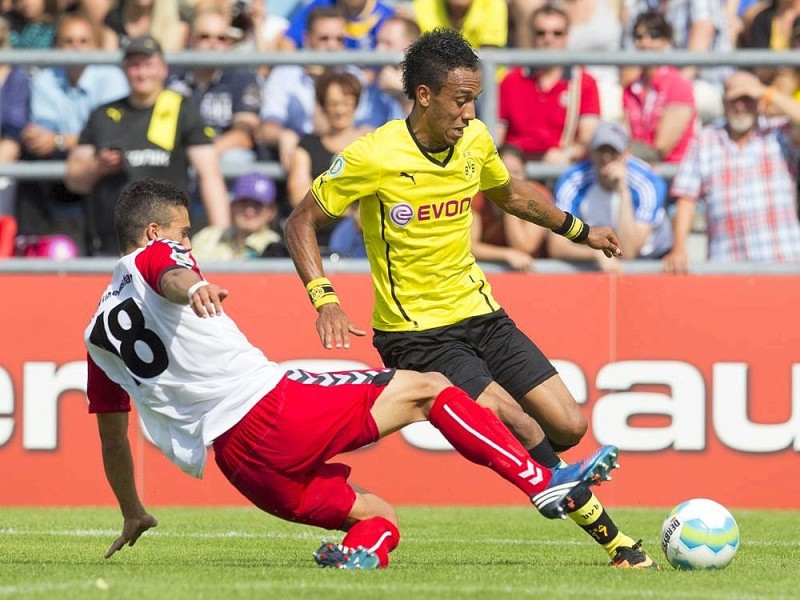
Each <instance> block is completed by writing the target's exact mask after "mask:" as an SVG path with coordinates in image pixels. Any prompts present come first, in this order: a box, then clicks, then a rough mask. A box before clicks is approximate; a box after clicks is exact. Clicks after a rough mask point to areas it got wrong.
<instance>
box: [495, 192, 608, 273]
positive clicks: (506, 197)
mask: <svg viewBox="0 0 800 600" xmlns="http://www.w3.org/2000/svg"><path fill="white" fill-rule="evenodd" d="M483 193H484V194H486V196H487V197H488V198H489V199H490V200H491V201H492V202H494V203H495V204H497V206H499V207H500V208H501V209H503V210H504V211H506V212H507V213H509V214H512V215H514V216H516V217H519V218H520V219H524V220H525V221H530V222H531V223H535V224H537V225H541V226H542V227H547V228H548V229H550V230H552V231H553V232H554V233H556V234H558V235H563V236H565V237H567V238H568V239H570V240H572V241H574V242H576V243H579V244H581V243H583V244H586V245H587V246H589V247H590V248H593V249H595V250H600V251H601V252H603V254H605V255H606V256H608V257H609V258H610V257H613V256H616V257H620V256H622V249H621V248H620V244H619V238H617V235H616V234H615V233H614V232H613V231H612V230H611V228H609V227H588V226H586V225H585V224H584V223H582V222H580V221H578V220H577V219H574V218H573V217H572V215H570V214H569V213H566V212H564V211H563V210H561V209H560V208H558V207H557V206H556V205H555V204H554V203H553V202H552V201H551V200H550V198H548V197H547V196H545V195H543V194H542V193H541V192H540V191H539V190H538V189H537V188H536V187H535V186H533V185H531V184H530V183H528V182H527V181H523V180H521V179H517V178H515V177H512V178H511V179H510V181H509V182H508V183H507V184H506V185H504V186H500V187H496V188H492V189H489V190H484V191H483ZM573 224H574V226H573ZM581 225H583V226H585V227H586V229H585V230H584V229H583V228H582V227H581Z"/></svg>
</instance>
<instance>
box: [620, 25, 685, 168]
mask: <svg viewBox="0 0 800 600" xmlns="http://www.w3.org/2000/svg"><path fill="white" fill-rule="evenodd" d="M633 39H634V44H635V45H636V49H637V50H639V51H643V52H647V51H650V52H652V51H655V52H665V51H667V50H669V49H670V48H672V27H671V26H670V24H669V23H668V22H667V20H666V19H665V18H664V16H663V15H662V14H660V13H658V12H646V13H642V14H640V15H639V16H638V17H637V18H636V21H635V23H634V26H633ZM622 106H623V109H624V112H625V119H626V121H627V125H628V129H629V130H630V132H631V139H632V140H633V142H632V144H631V151H632V153H633V154H634V155H636V156H638V157H639V158H642V159H644V160H646V161H648V162H651V163H657V162H668V163H678V162H680V160H681V159H682V158H683V155H684V154H685V152H686V148H687V146H688V145H689V141H690V140H691V139H692V135H693V134H694V125H695V121H696V120H697V111H696V109H695V101H694V92H693V88H692V83H691V82H690V81H689V80H688V79H686V78H685V77H684V76H683V75H682V74H681V72H680V71H679V70H678V69H677V68H675V67H674V66H671V65H651V66H647V67H643V68H642V69H641V71H640V74H639V77H638V78H637V79H635V80H634V81H633V82H632V83H630V84H628V85H627V86H626V87H625V89H624V91H623V95H622Z"/></svg>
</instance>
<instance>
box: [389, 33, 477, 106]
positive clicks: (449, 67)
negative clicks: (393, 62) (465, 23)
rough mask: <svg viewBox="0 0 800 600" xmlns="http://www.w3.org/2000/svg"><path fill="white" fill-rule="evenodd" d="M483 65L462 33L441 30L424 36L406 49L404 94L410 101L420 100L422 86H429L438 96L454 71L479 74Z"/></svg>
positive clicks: (401, 64)
mask: <svg viewBox="0 0 800 600" xmlns="http://www.w3.org/2000/svg"><path fill="white" fill-rule="evenodd" d="M480 64H481V59H480V58H478V55H477V54H475V51H474V50H473V49H472V46H470V45H469V43H468V42H467V41H466V40H465V39H464V37H463V36H462V35H461V34H460V33H459V32H458V31H455V30H454V29H446V28H443V27H437V28H436V29H434V30H433V31H429V32H428V33H425V34H423V35H422V37H420V38H419V39H418V40H417V41H416V42H414V43H413V44H411V46H409V47H408V49H407V50H406V54H405V58H404V60H403V62H402V63H400V66H401V67H402V69H403V91H404V92H405V94H406V96H408V98H409V100H416V97H417V87H419V86H420V85H425V86H428V87H429V88H430V89H431V91H432V92H433V93H434V94H438V93H439V92H440V91H441V89H442V86H443V85H444V82H445V79H447V74H448V73H449V72H450V71H453V70H455V69H460V68H464V69H470V70H472V71H475V70H477V69H478V68H479V67H480Z"/></svg>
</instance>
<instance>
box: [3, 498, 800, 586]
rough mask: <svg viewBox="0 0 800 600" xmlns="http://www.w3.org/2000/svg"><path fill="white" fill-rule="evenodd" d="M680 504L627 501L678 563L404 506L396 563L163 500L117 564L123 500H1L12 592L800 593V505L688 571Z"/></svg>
mask: <svg viewBox="0 0 800 600" xmlns="http://www.w3.org/2000/svg"><path fill="white" fill-rule="evenodd" d="M667 512H668V511H667V509H661V510H653V509H617V510H613V515H614V516H615V518H616V520H617V522H619V523H620V524H622V526H623V529H624V530H625V531H626V532H629V533H630V534H631V535H635V536H640V537H642V538H644V545H645V548H646V549H647V550H648V551H649V552H650V553H651V554H652V555H653V557H654V558H656V560H658V561H659V563H661V564H662V566H664V567H665V568H664V569H663V570H662V571H659V572H653V571H627V570H619V569H611V568H609V567H608V566H607V563H608V558H607V556H606V555H605V553H604V552H603V551H602V550H601V549H600V548H599V547H598V546H596V545H595V544H594V543H592V542H591V540H589V539H588V537H587V536H586V535H585V534H584V533H583V532H582V531H581V530H579V529H578V527H577V526H576V525H574V524H573V523H572V522H571V521H566V522H562V521H547V520H545V519H543V518H542V517H540V516H538V515H537V514H536V513H535V511H534V510H533V509H532V508H531V509H527V508H523V507H519V508H440V507H436V508H423V507H415V508H408V507H407V508H400V510H399V514H400V519H401V530H402V533H403V538H402V541H401V544H400V547H399V548H398V549H397V550H396V551H395V552H394V553H393V554H392V565H391V567H390V568H389V569H387V570H384V571H362V572H352V571H335V570H330V569H320V568H318V567H317V566H316V565H315V564H314V562H313V561H312V559H311V553H312V551H313V550H315V549H316V548H317V547H318V546H319V543H320V540H321V539H322V538H323V537H327V538H328V539H331V540H336V541H338V540H340V539H341V534H340V533H337V532H326V531H323V530H319V529H314V528H311V527H304V526H300V525H293V524H289V523H285V522H283V521H280V520H278V519H275V518H273V517H270V516H268V515H266V514H264V513H261V512H259V511H257V510H255V509H248V508H224V509H194V508H191V509H190V508H161V509H158V508H155V509H152V513H153V514H154V515H155V516H156V517H157V518H158V519H159V520H160V523H159V526H158V527H157V528H156V529H153V530H151V531H150V532H148V533H147V534H145V536H143V537H142V538H141V539H140V540H139V542H138V543H137V545H136V546H135V547H133V548H125V549H124V550H123V551H122V552H120V553H118V554H117V555H115V556H114V557H112V558H111V559H109V560H104V559H103V553H104V552H105V551H106V549H107V548H108V546H109V545H110V544H111V542H112V541H113V539H114V538H115V537H116V535H117V534H118V531H119V528H120V527H121V524H122V520H121V517H119V514H118V512H117V511H116V510H113V509H110V508H82V509H32V508H12V509H8V508H0V600H4V599H6V598H15V599H16V598H46V599H51V598H52V599H57V600H68V599H72V598H76V599H81V600H84V599H95V598H105V599H109V600H110V599H112V598H122V599H125V600H128V599H138V598H147V599H148V600H153V599H156V600H159V599H162V598H163V599H169V600H180V599H184V598H186V599H202V598H207V599H210V600H217V599H220V600H225V599H228V598H235V599H247V598H258V599H261V600H264V599H283V598H290V599H295V598H313V599H315V600H333V599H335V598H346V599H348V600H352V599H353V598H398V599H413V600H427V599H429V598H430V599H435V598H442V599H461V598H481V599H483V598H537V599H550V598H553V599H559V600H560V599H563V600H572V599H577V598H581V599H583V598H590V599H591V598H598V599H605V598H609V599H614V600H624V599H626V598H648V599H655V598H665V599H666V598H669V599H678V600H684V599H689V598H697V599H719V600H729V599H736V598H740V599H761V598H786V599H789V598H792V599H794V598H797V597H798V596H800V592H798V581H799V579H798V577H800V512H791V511H789V512H777V511H744V510H740V511H736V510H734V511H733V513H734V516H735V517H736V519H737V521H738V523H739V529H740V531H741V539H742V542H741V546H740V548H739V553H738V555H737V556H736V558H735V559H734V561H733V563H732V564H731V566H730V567H728V568H727V569H725V570H723V571H716V572H714V571H709V572H682V571H675V570H673V569H671V568H670V567H669V566H668V565H666V564H665V563H664V560H663V557H662V556H661V550H660V548H659V545H658V537H659V533H660V528H661V521H662V519H663V517H664V516H665V515H666V513H667Z"/></svg>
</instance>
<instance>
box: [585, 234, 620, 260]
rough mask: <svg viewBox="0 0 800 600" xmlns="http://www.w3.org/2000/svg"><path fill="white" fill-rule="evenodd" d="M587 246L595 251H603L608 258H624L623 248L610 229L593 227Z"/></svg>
mask: <svg viewBox="0 0 800 600" xmlns="http://www.w3.org/2000/svg"><path fill="white" fill-rule="evenodd" d="M586 245H587V246H589V248H594V249H595V250H602V251H603V254H605V255H606V256H607V257H608V258H612V257H617V258H620V257H621V256H622V248H620V245H619V238H618V237H617V234H616V233H614V232H613V231H612V229H611V228H610V227H592V228H591V229H589V237H588V238H587V239H586Z"/></svg>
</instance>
